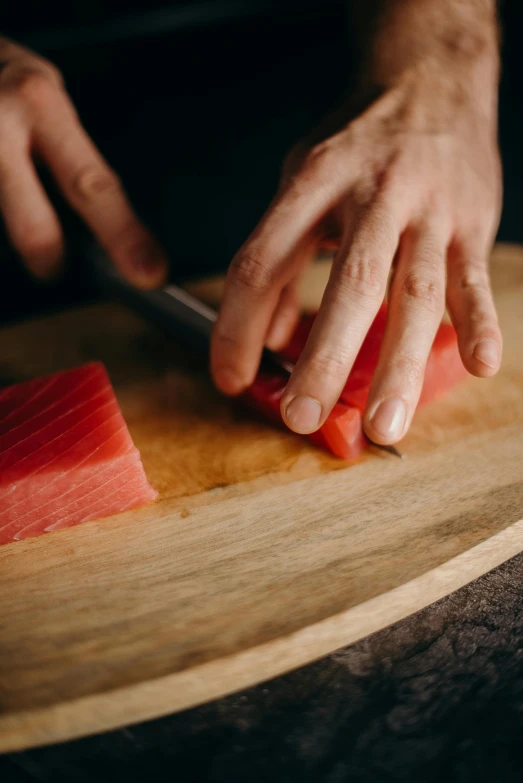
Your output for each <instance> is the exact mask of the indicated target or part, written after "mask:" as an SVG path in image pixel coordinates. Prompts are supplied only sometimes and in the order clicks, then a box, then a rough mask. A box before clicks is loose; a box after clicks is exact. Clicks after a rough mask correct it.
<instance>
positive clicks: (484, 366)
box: [447, 239, 502, 377]
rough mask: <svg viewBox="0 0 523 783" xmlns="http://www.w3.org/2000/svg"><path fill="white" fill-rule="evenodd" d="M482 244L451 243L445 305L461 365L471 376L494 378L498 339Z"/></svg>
mask: <svg viewBox="0 0 523 783" xmlns="http://www.w3.org/2000/svg"><path fill="white" fill-rule="evenodd" d="M487 259H488V253H487V250H486V247H485V245H484V244H483V245H482V246H478V242H476V241H475V240H472V239H471V240H469V241H468V242H465V241H461V242H454V243H453V244H452V246H451V248H450V252H449V257H448V266H447V275H448V283H447V303H448V308H449V312H450V316H451V318H452V322H453V324H454V326H455V328H456V331H457V333H458V343H459V350H460V354H461V358H462V361H463V364H464V365H465V367H466V368H467V370H468V371H469V372H470V373H472V374H473V375H478V376H480V377H488V376H490V375H494V374H495V373H496V372H497V371H498V369H499V365H500V363H501V353H502V337H501V332H500V329H499V324H498V317H497V313H496V307H495V305H494V299H493V297H492V289H491V287H490V280H489V274H488V261H487Z"/></svg>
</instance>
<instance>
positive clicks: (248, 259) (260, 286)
mask: <svg viewBox="0 0 523 783" xmlns="http://www.w3.org/2000/svg"><path fill="white" fill-rule="evenodd" d="M230 274H231V277H232V279H233V280H234V281H235V282H236V283H238V284H240V285H241V286H242V287H244V288H247V289H249V290H251V291H255V292H256V291H259V292H263V291H266V290H267V289H268V288H269V287H270V286H271V284H272V283H273V281H274V274H273V272H272V270H271V268H270V266H269V265H268V264H267V261H266V259H265V257H264V254H263V252H262V251H261V250H258V249H255V248H249V249H246V250H244V251H242V252H241V253H239V254H238V255H237V256H236V258H235V259H234V260H233V262H232V264H231V269H230Z"/></svg>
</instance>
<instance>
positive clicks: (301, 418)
mask: <svg viewBox="0 0 523 783" xmlns="http://www.w3.org/2000/svg"><path fill="white" fill-rule="evenodd" d="M320 416H321V405H320V403H319V402H318V400H314V399H313V398H312V397H295V398H294V399H293V400H291V401H290V403H289V404H288V405H287V408H286V409H285V418H286V421H287V424H288V425H289V427H290V428H291V430H294V432H298V433H300V434H302V435H306V434H308V433H310V432H314V431H315V430H317V429H318V427H319V424H320Z"/></svg>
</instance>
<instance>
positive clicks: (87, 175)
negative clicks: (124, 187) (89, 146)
mask: <svg viewBox="0 0 523 783" xmlns="http://www.w3.org/2000/svg"><path fill="white" fill-rule="evenodd" d="M120 190H121V186H120V180H119V179H118V176H117V175H116V174H115V172H114V171H112V169H110V168H108V167H107V166H102V165H96V164H95V165H92V166H86V167H85V168H83V169H81V170H80V171H79V172H78V173H77V174H76V176H75V177H74V178H73V181H72V186H71V192H72V195H73V197H76V198H77V199H79V200H81V201H87V202H92V201H96V200H98V199H101V198H106V197H107V196H112V195H115V194H117V193H119V192H120Z"/></svg>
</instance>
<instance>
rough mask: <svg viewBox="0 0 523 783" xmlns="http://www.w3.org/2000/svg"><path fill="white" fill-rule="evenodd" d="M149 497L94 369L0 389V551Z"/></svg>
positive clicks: (98, 367) (103, 380) (102, 375)
mask: <svg viewBox="0 0 523 783" xmlns="http://www.w3.org/2000/svg"><path fill="white" fill-rule="evenodd" d="M156 494H157V493H156V492H155V491H154V490H153V488H152V487H151V486H150V484H149V482H148V481H147V478H146V476H145V473H144V470H143V467H142V463H141V460H140V454H139V452H138V449H137V448H136V447H135V446H134V444H133V442H132V440H131V436H130V435H129V430H128V429H127V425H126V423H125V421H124V418H123V416H122V413H121V411H120V408H119V406H118V402H117V400H116V397H115V394H114V391H113V388H112V386H111V382H110V380H109V378H108V375H107V373H106V371H105V368H104V367H103V365H102V364H99V363H92V364H87V365H85V366H84V367H80V368H78V369H75V370H68V371H66V372H61V373H57V374H56V375H51V376H48V377H45V378H37V379H35V380H33V381H28V382H25V383H19V384H16V385H14V386H10V387H8V388H6V389H0V544H7V543H9V542H10V541H17V540H19V539H22V538H30V537H32V536H38V535H40V534H41V533H46V532H48V531H51V530H59V529H60V528H64V527H70V526H71V525H78V524H79V523H80V522H87V521H89V520H92V519H99V518H100V517H105V516H109V515H110V514H116V513H118V512H120V511H125V510H126V509H130V508H135V507H137V506H141V505H142V504H144V503H148V502H149V501H151V500H153V499H154V498H155V497H156Z"/></svg>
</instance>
